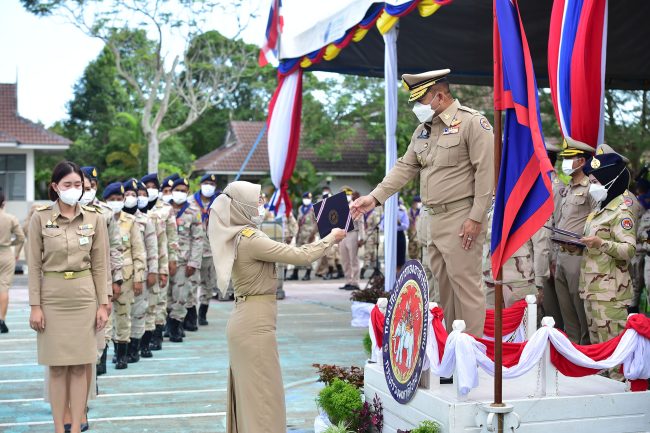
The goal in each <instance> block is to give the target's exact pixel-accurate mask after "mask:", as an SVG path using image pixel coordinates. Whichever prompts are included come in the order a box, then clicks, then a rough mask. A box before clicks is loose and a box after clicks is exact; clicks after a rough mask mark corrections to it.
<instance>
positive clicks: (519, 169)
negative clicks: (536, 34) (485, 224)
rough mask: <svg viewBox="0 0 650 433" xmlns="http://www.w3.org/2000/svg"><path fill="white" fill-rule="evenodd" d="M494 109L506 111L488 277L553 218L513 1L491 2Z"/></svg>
mask: <svg viewBox="0 0 650 433" xmlns="http://www.w3.org/2000/svg"><path fill="white" fill-rule="evenodd" d="M494 12H495V20H494V35H493V38H494V59H495V62H494V108H495V110H503V111H505V124H504V128H503V147H502V156H501V168H500V171H499V180H498V183H497V189H496V197H495V203H494V214H493V220H492V245H491V252H492V272H493V274H494V278H495V280H496V278H497V275H498V272H499V269H500V268H501V266H503V264H504V263H505V262H506V261H507V260H508V258H510V257H511V256H512V254H513V253H514V252H515V251H517V250H518V249H519V248H520V247H521V246H522V245H523V244H524V243H526V242H527V241H528V240H529V239H530V238H531V237H532V236H533V234H535V232H537V231H538V230H539V229H540V228H541V227H542V226H543V225H544V223H546V221H547V220H548V219H549V217H550V216H551V214H552V213H553V192H552V186H551V179H550V176H549V173H550V172H551V171H552V170H553V167H552V166H551V163H550V162H549V160H548V157H547V155H546V147H545V145H544V136H543V134H542V128H541V124H542V122H541V119H540V115H539V101H538V98H537V82H536V80H535V73H534V71H533V63H532V60H531V56H530V50H529V48H528V41H527V40H526V34H525V33H524V27H523V24H522V21H521V16H520V15H519V8H518V5H517V1H516V0H495V1H494Z"/></svg>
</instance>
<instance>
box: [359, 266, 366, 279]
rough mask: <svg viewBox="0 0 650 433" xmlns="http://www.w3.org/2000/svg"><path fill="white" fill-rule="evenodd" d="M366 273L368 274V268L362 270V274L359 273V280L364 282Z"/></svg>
mask: <svg viewBox="0 0 650 433" xmlns="http://www.w3.org/2000/svg"><path fill="white" fill-rule="evenodd" d="M365 273H366V268H361V272H359V279H360V280H363V278H364V274H365Z"/></svg>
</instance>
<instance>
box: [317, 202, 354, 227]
mask: <svg viewBox="0 0 650 433" xmlns="http://www.w3.org/2000/svg"><path fill="white" fill-rule="evenodd" d="M314 214H315V215H316V224H317V225H318V233H319V234H320V237H321V238H324V237H325V236H327V235H328V234H330V232H331V231H332V229H334V228H339V229H343V230H345V231H346V232H347V231H349V230H353V229H354V224H353V222H352V219H351V215H350V206H349V204H348V199H347V197H346V194H345V192H340V193H338V194H335V195H333V196H330V197H328V198H326V199H325V200H322V201H319V202H318V203H315V204H314Z"/></svg>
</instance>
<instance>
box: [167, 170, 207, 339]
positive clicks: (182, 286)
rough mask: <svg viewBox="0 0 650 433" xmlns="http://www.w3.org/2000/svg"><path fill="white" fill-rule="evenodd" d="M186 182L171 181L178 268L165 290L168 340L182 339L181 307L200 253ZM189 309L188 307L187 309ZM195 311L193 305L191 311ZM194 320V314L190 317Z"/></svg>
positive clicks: (197, 219) (197, 215)
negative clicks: (167, 308) (167, 305)
mask: <svg viewBox="0 0 650 433" xmlns="http://www.w3.org/2000/svg"><path fill="white" fill-rule="evenodd" d="M189 189H190V183H189V181H188V180H187V179H185V178H182V177H181V178H178V179H176V180H175V181H174V183H173V185H172V188H171V193H172V207H173V210H174V212H175V214H176V227H177V230H178V246H179V254H178V271H177V272H176V275H173V276H172V278H171V282H170V284H169V289H168V290H167V297H168V303H169V316H168V319H169V322H168V323H169V341H171V342H174V343H181V342H183V337H182V335H183V334H182V329H183V323H184V321H185V316H186V315H187V314H188V310H187V308H186V307H185V305H186V303H187V298H188V297H189V296H190V292H191V291H192V290H195V289H196V286H198V277H199V275H200V274H199V273H197V272H196V271H197V270H199V271H200V269H201V262H202V260H201V258H202V255H203V239H204V237H205V235H204V233H203V224H202V222H201V211H200V210H199V208H198V207H196V206H194V205H192V204H190V203H189V202H188V201H187V194H188V192H189ZM189 311H190V312H191V311H192V310H189ZM193 311H194V314H196V308H195V309H194V310H193ZM194 320H196V315H195V316H194Z"/></svg>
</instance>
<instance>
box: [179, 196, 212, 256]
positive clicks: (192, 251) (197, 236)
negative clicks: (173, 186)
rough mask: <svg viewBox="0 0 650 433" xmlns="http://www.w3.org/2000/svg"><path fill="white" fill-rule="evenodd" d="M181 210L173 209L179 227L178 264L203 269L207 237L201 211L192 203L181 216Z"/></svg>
mask: <svg viewBox="0 0 650 433" xmlns="http://www.w3.org/2000/svg"><path fill="white" fill-rule="evenodd" d="M179 210H180V209H175V208H174V209H172V212H173V213H174V215H175V216H176V227H177V228H178V246H179V254H178V265H179V266H185V265H187V266H190V267H192V268H194V269H201V261H202V260H203V241H204V239H207V237H206V236H205V234H204V233H203V223H202V222H201V211H200V210H199V208H198V207H196V206H195V205H194V204H190V205H189V206H188V207H187V209H185V212H183V214H182V215H181V216H180V217H179V216H178V211H179Z"/></svg>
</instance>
